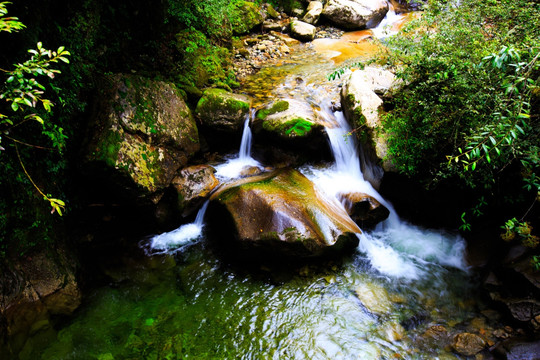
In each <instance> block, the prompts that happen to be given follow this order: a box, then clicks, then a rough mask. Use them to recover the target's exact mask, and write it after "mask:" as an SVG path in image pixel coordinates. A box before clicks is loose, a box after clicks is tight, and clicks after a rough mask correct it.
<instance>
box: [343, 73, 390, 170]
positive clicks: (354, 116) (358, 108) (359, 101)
mask: <svg viewBox="0 0 540 360" xmlns="http://www.w3.org/2000/svg"><path fill="white" fill-rule="evenodd" d="M375 73H376V72H375V71H367V72H363V71H354V72H353V73H352V74H351V75H350V76H349V77H348V78H347V79H345V81H344V85H343V88H342V91H341V105H342V108H343V111H344V113H345V116H346V118H347V120H349V122H351V123H352V125H353V126H354V127H355V128H364V129H366V130H365V131H362V132H359V133H358V136H359V137H360V140H361V141H362V142H363V143H364V145H366V146H367V147H368V150H370V152H371V153H373V154H374V156H375V157H376V159H378V162H380V164H381V166H382V168H383V169H384V170H385V171H395V167H394V166H393V164H392V161H391V159H389V158H388V145H387V142H386V136H385V134H384V133H383V132H382V124H381V119H380V116H379V111H380V110H381V109H382V104H383V101H382V100H381V98H380V97H379V96H377V94H376V93H375V91H374V90H375V89H381V88H383V87H384V86H385V84H386V83H387V82H386V77H384V78H382V79H380V80H379V78H376V77H374V74H375Z"/></svg>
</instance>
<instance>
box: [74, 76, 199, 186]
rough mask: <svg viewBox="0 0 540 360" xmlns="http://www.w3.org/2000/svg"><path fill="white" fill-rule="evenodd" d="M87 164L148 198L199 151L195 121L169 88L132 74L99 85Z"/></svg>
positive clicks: (167, 183)
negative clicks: (111, 175) (116, 178)
mask: <svg viewBox="0 0 540 360" xmlns="http://www.w3.org/2000/svg"><path fill="white" fill-rule="evenodd" d="M91 123H92V126H91V127H90V129H91V130H90V131H91V132H92V133H91V134H90V139H91V140H90V142H89V145H88V147H87V152H86V155H85V158H86V161H88V162H90V163H92V164H94V165H96V166H95V167H97V168H98V169H99V170H100V171H103V172H104V173H108V174H111V173H112V174H113V176H115V177H118V178H122V179H127V181H125V182H123V186H124V187H126V188H128V189H132V190H133V189H136V190H137V192H138V194H141V195H148V194H152V193H155V192H156V191H160V190H162V189H164V188H165V187H167V186H168V185H169V184H170V181H171V180H172V178H173V176H174V175H175V174H176V172H177V170H178V169H179V168H180V167H182V166H184V165H185V164H186V163H187V160H188V158H189V157H190V156H192V155H193V154H194V153H195V152H197V151H198V150H199V136H198V130H197V127H196V125H195V121H194V119H193V116H192V115H191V112H190V110H189V108H188V107H187V105H186V103H185V102H184V100H183V99H182V97H181V96H180V93H179V92H178V90H177V89H176V88H175V87H174V85H172V84H168V83H165V82H162V81H153V80H149V79H145V78H143V77H139V76H133V75H113V76H110V77H107V78H105V79H104V80H103V81H102V86H101V89H100V90H99V97H98V100H97V105H96V111H95V112H94V116H93V120H92V122H91Z"/></svg>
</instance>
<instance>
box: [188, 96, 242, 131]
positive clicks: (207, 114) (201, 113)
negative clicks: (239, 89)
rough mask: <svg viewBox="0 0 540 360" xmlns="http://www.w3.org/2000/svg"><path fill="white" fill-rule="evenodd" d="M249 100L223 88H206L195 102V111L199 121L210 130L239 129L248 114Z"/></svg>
mask: <svg viewBox="0 0 540 360" xmlns="http://www.w3.org/2000/svg"><path fill="white" fill-rule="evenodd" d="M250 104H251V100H250V99H249V98H248V97H247V96H245V95H240V94H233V93H231V92H228V91H226V90H223V89H207V90H206V91H205V92H204V93H203V96H202V98H201V99H200V100H199V102H198V103H197V108H196V109H195V113H196V115H197V117H198V118H199V120H200V121H201V123H202V124H203V125H205V126H206V127H208V128H211V129H212V130H217V131H224V132H229V133H235V132H238V131H240V129H241V128H242V124H243V123H244V121H245V119H246V117H247V115H248V114H249V108H250Z"/></svg>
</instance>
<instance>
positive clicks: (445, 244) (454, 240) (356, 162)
mask: <svg viewBox="0 0 540 360" xmlns="http://www.w3.org/2000/svg"><path fill="white" fill-rule="evenodd" d="M315 92H316V93H315V95H318V96H314V99H313V101H318V104H319V107H320V110H319V113H318V115H319V116H320V117H322V118H323V119H324V122H325V124H327V126H326V132H327V134H328V140H329V143H330V147H331V149H332V153H333V155H334V164H333V166H332V167H330V168H328V169H322V170H321V169H317V168H313V167H308V168H305V169H303V172H304V173H305V175H306V176H308V177H309V178H310V179H311V180H312V181H313V182H314V183H315V184H316V185H317V186H318V188H320V189H321V190H322V191H324V192H325V193H326V194H328V195H331V196H334V197H335V198H338V199H339V197H340V196H339V195H340V194H346V193H354V192H362V193H365V194H368V195H370V196H372V197H374V198H375V199H377V200H378V201H379V202H380V203H381V204H383V205H384V206H386V207H387V208H388V210H389V211H390V215H389V217H388V219H386V220H385V221H383V222H382V223H381V224H379V225H378V226H377V228H376V230H375V231H373V232H365V231H364V232H363V233H361V234H357V236H358V238H359V240H360V244H359V246H358V250H359V251H360V252H362V253H364V254H366V255H367V258H368V259H369V261H370V263H371V266H372V267H373V268H374V269H376V270H377V271H379V272H380V273H382V274H384V275H386V276H390V277H395V278H402V279H405V280H417V279H419V278H421V277H423V276H426V273H425V264H426V263H428V262H432V263H436V264H439V265H446V266H451V267H455V268H459V269H462V270H465V269H466V268H467V266H466V264H465V261H464V257H463V254H464V251H465V245H464V241H463V239H461V238H460V237H459V236H458V235H452V234H448V233H445V232H442V231H437V230H429V229H422V228H419V227H417V226H413V225H411V224H408V223H406V222H403V221H401V220H400V219H399V217H398V215H397V213H396V211H395V210H394V208H393V207H392V205H391V204H390V203H389V202H388V201H386V200H385V199H384V198H383V197H382V196H381V195H380V194H379V193H378V192H377V191H376V190H375V189H374V188H373V186H372V185H371V184H370V183H369V182H368V181H366V180H365V179H364V176H363V173H362V170H361V167H360V164H361V162H360V156H359V153H358V145H357V142H356V139H355V137H354V135H353V134H352V130H351V128H350V125H349V123H348V122H347V120H346V119H345V117H344V115H343V113H342V112H340V111H338V112H333V111H332V110H331V106H330V101H329V99H327V98H325V97H324V95H322V93H320V92H318V91H315Z"/></svg>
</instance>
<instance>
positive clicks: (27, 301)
mask: <svg viewBox="0 0 540 360" xmlns="http://www.w3.org/2000/svg"><path fill="white" fill-rule="evenodd" d="M53 258H54V260H53ZM1 270H2V278H1V279H0V280H1V281H0V335H3V336H5V337H6V338H11V337H13V338H16V339H19V340H20V339H26V338H27V337H28V335H29V334H30V333H35V332H38V331H40V330H43V329H46V328H48V327H50V326H51V325H50V323H49V318H50V315H70V314H71V313H72V312H73V311H75V309H77V307H78V306H79V305H80V303H81V291H80V289H79V286H78V284H77V282H76V279H75V275H74V274H75V265H74V264H73V263H72V262H71V261H70V257H68V256H67V254H66V253H65V252H64V250H62V249H58V250H57V251H56V252H55V253H54V254H49V253H34V254H32V255H27V256H25V257H23V258H21V259H20V260H19V261H18V262H17V263H16V264H14V265H13V267H12V268H10V269H1ZM3 326H6V328H5V329H4V328H3ZM1 343H2V340H0V345H1ZM12 344H13V345H12V346H21V347H22V345H24V343H23V344H20V342H19V341H13V342H12ZM11 350H13V351H14V352H15V353H17V349H13V348H12V349H11ZM6 355H7V354H6Z"/></svg>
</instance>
